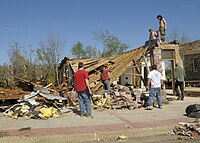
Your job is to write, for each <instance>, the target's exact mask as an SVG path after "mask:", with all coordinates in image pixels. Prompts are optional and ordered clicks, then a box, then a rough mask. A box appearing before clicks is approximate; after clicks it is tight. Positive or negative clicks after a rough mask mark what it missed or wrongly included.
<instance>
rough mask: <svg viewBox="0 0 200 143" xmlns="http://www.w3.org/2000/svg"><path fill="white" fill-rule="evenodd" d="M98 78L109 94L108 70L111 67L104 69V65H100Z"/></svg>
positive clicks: (109, 70)
mask: <svg viewBox="0 0 200 143" xmlns="http://www.w3.org/2000/svg"><path fill="white" fill-rule="evenodd" d="M100 72H101V74H100V79H101V81H102V83H103V86H104V89H105V90H107V93H108V94H110V77H109V75H108V74H109V72H111V69H106V70H105V66H104V65H103V66H101V67H100Z"/></svg>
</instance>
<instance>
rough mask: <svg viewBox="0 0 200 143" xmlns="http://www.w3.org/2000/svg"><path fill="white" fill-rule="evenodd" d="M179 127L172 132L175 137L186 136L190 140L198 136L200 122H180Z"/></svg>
mask: <svg viewBox="0 0 200 143" xmlns="http://www.w3.org/2000/svg"><path fill="white" fill-rule="evenodd" d="M179 125H180V126H176V127H175V128H174V130H173V132H174V134H175V135H181V136H187V137H189V138H191V139H193V138H196V137H197V136H199V135H200V120H195V121H194V122H188V123H184V122H180V123H179Z"/></svg>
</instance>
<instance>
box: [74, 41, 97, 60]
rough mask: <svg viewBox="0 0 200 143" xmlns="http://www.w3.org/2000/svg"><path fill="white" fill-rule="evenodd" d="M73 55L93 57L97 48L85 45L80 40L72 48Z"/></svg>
mask: <svg viewBox="0 0 200 143" xmlns="http://www.w3.org/2000/svg"><path fill="white" fill-rule="evenodd" d="M71 52H72V55H74V56H76V57H77V58H92V57H95V55H96V48H94V47H92V46H84V45H83V44H82V43H81V42H80V41H78V42H76V43H75V44H74V45H73V46H72V48H71Z"/></svg>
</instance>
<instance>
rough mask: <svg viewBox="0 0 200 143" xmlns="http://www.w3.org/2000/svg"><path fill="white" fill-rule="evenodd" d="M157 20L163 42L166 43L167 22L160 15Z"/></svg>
mask: <svg viewBox="0 0 200 143" xmlns="http://www.w3.org/2000/svg"><path fill="white" fill-rule="evenodd" d="M157 19H158V20H159V31H160V38H161V41H162V42H165V35H166V28H167V22H166V20H165V19H164V18H163V17H162V16H161V15H158V16H157Z"/></svg>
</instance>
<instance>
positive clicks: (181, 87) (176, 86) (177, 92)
mask: <svg viewBox="0 0 200 143" xmlns="http://www.w3.org/2000/svg"><path fill="white" fill-rule="evenodd" d="M178 87H180V90H181V94H180V92H179V90H178ZM175 91H176V96H178V97H179V98H180V99H184V82H180V81H178V80H176V82H175Z"/></svg>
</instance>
